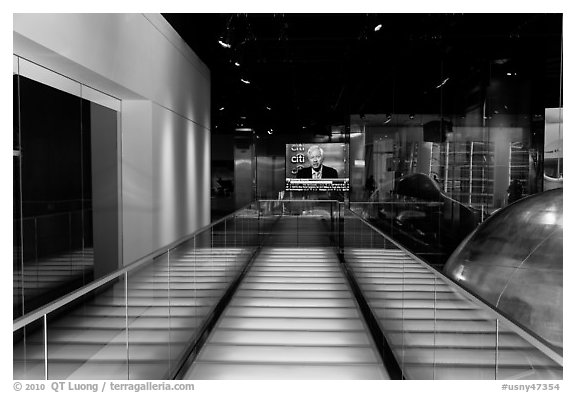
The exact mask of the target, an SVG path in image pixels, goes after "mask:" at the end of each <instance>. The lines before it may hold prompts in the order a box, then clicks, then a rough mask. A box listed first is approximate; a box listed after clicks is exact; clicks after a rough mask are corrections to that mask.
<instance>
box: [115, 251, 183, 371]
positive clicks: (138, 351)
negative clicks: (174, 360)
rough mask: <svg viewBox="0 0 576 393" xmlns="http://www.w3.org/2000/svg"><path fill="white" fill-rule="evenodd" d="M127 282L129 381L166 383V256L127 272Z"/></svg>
mask: <svg viewBox="0 0 576 393" xmlns="http://www.w3.org/2000/svg"><path fill="white" fill-rule="evenodd" d="M127 282H128V285H127V287H128V288H127V295H128V300H127V302H128V307H127V314H128V321H127V328H128V337H129V343H128V360H129V379H165V378H167V376H168V371H169V367H170V358H171V356H170V349H171V348H170V345H169V343H170V328H171V323H172V321H171V319H170V296H171V293H170V285H169V283H170V257H169V253H168V252H165V253H164V254H161V255H159V256H158V257H156V258H154V260H153V262H152V263H151V264H147V265H145V266H142V267H140V268H138V269H135V270H132V271H130V272H128V278H127ZM104 375H105V374H104Z"/></svg>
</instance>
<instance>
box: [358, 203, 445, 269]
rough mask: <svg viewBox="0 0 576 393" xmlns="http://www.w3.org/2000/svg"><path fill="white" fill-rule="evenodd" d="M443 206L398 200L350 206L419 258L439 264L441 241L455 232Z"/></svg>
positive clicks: (442, 260) (442, 259)
mask: <svg viewBox="0 0 576 393" xmlns="http://www.w3.org/2000/svg"><path fill="white" fill-rule="evenodd" d="M445 205H446V203H444V202H426V201H418V200H409V199H398V200H392V201H386V202H351V203H350V209H351V210H352V211H353V212H355V213H356V214H358V216H359V217H361V218H363V219H364V220H366V221H367V222H369V223H371V224H372V225H374V226H376V227H377V228H378V229H379V230H381V231H382V232H384V233H385V234H386V235H388V236H390V237H391V238H393V239H397V240H398V241H400V242H401V243H402V244H403V245H404V246H405V247H406V248H407V249H409V250H410V251H412V252H413V253H415V254H416V255H417V256H419V257H420V258H422V259H424V260H426V261H428V262H429V263H432V264H441V263H443V262H444V259H446V255H444V254H443V253H444V252H445V250H444V249H445V246H446V244H447V243H446V244H445V241H444V240H445V239H448V234H449V233H450V232H452V231H454V229H453V228H455V226H454V225H455V224H454V222H453V220H452V219H451V217H452V216H451V215H449V214H448V215H447V214H446V212H445ZM448 229H450V230H448Z"/></svg>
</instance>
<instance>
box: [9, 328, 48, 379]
mask: <svg viewBox="0 0 576 393" xmlns="http://www.w3.org/2000/svg"><path fill="white" fill-rule="evenodd" d="M12 337H13V338H12V339H13V378H14V379H45V363H44V360H45V340H44V319H43V318H40V319H38V320H36V321H35V322H32V323H31V324H29V325H28V326H25V327H23V328H21V329H18V330H17V331H15V332H14V333H13V335H12Z"/></svg>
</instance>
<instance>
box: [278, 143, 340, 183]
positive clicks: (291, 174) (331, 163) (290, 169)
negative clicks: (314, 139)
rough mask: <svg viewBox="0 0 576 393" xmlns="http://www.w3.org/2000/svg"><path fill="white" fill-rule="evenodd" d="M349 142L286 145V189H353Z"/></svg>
mask: <svg viewBox="0 0 576 393" xmlns="http://www.w3.org/2000/svg"><path fill="white" fill-rule="evenodd" d="M349 190H350V178H349V175H348V145H347V144H345V143H292V144H287V145H286V191H349Z"/></svg>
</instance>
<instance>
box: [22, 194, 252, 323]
mask: <svg viewBox="0 0 576 393" xmlns="http://www.w3.org/2000/svg"><path fill="white" fill-rule="evenodd" d="M253 203H254V202H250V203H249V204H247V205H245V206H243V207H242V208H240V209H238V210H236V211H234V212H232V213H230V214H228V215H227V216H225V217H222V218H220V219H218V220H216V221H214V222H212V223H210V224H208V225H205V226H203V227H202V228H200V229H198V230H196V231H194V232H193V233H192V234H189V235H186V236H184V237H182V238H180V239H178V240H176V241H174V242H172V243H170V244H168V245H166V246H164V247H162V248H159V249H158V250H156V251H153V252H151V253H149V254H147V255H145V256H143V257H141V258H139V259H137V260H135V261H134V262H132V263H130V264H129V265H127V266H125V267H123V268H121V269H118V270H116V271H114V272H111V273H109V274H107V275H106V276H104V277H102V278H100V279H98V280H96V281H93V282H91V283H90V284H87V285H85V286H83V287H81V288H78V289H77V290H75V291H73V292H70V293H69V294H67V295H64V296H62V297H61V298H59V299H56V300H54V301H53V302H50V303H48V304H47V305H45V306H43V307H41V308H38V309H36V310H34V311H32V312H30V313H28V314H25V315H23V316H21V317H19V318H17V319H16V320H14V322H13V324H12V331H13V332H15V331H17V330H18V329H21V328H22V327H24V326H26V325H28V324H30V323H31V322H34V321H36V320H37V319H40V318H42V317H43V316H44V315H48V314H50V313H51V312H53V311H54V310H57V309H59V308H61V307H63V306H65V305H67V304H69V303H71V302H73V301H74V300H76V299H78V298H80V297H82V296H84V295H86V294H87V293H89V292H91V291H93V290H95V289H97V288H99V287H102V286H104V285H105V284H107V283H109V282H110V281H112V280H115V279H116V278H118V277H120V276H122V275H124V274H126V273H128V272H130V271H132V270H134V269H136V268H139V267H141V266H143V265H145V264H146V263H148V262H153V261H154V258H156V257H158V256H159V255H162V254H164V253H166V252H168V251H170V250H172V249H174V248H176V247H179V246H180V245H181V244H183V243H185V242H187V241H189V240H190V239H192V238H193V237H194V236H197V235H198V234H200V233H202V232H204V231H206V230H208V229H210V228H212V227H214V226H216V225H218V224H220V223H221V222H224V221H225V220H227V219H229V218H230V217H233V216H234V215H236V214H238V212H240V211H242V210H244V209H246V208H247V207H249V206H251V205H252V204H253Z"/></svg>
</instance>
